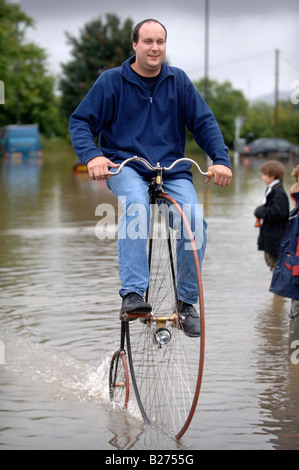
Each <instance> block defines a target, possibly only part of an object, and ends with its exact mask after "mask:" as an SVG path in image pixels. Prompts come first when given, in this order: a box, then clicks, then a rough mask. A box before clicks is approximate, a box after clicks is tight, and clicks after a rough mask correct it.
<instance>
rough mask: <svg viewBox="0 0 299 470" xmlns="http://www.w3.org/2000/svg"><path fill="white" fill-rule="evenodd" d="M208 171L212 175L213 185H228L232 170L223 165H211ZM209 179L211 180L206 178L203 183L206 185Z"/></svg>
mask: <svg viewBox="0 0 299 470" xmlns="http://www.w3.org/2000/svg"><path fill="white" fill-rule="evenodd" d="M208 171H211V172H212V173H214V177H213V179H214V183H215V184H218V185H219V186H227V185H229V184H230V182H231V180H232V177H233V174H232V170H231V169H230V168H228V167H227V166H224V165H212V166H210V167H209V168H208ZM210 179H211V178H210V177H209V176H208V177H207V178H206V180H205V183H208V182H209V181H210Z"/></svg>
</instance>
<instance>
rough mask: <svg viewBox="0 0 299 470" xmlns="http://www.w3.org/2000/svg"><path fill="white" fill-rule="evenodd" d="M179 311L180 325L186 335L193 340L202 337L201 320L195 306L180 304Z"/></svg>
mask: <svg viewBox="0 0 299 470" xmlns="http://www.w3.org/2000/svg"><path fill="white" fill-rule="evenodd" d="M178 311H179V312H178V313H179V317H180V318H181V321H180V324H181V327H182V330H183V332H184V333H185V335H187V336H190V337H191V338H197V337H198V336H200V318H199V316H198V313H197V311H196V309H195V308H194V307H193V305H191V304H187V303H186V302H180V303H179V306H178Z"/></svg>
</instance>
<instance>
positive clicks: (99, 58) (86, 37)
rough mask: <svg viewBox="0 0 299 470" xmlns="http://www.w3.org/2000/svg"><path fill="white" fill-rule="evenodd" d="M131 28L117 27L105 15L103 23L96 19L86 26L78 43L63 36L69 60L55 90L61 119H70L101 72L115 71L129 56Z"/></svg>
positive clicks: (129, 23) (117, 23)
mask: <svg viewBox="0 0 299 470" xmlns="http://www.w3.org/2000/svg"><path fill="white" fill-rule="evenodd" d="M132 27H133V23H132V21H131V20H130V19H127V20H126V21H125V22H124V24H123V25H121V24H120V20H119V18H118V17H117V16H116V15H113V14H107V15H106V22H104V21H102V19H101V18H98V19H96V20H93V21H91V22H89V23H87V24H86V25H85V26H84V27H83V29H82V30H81V31H80V37H79V39H76V38H75V37H73V36H71V35H70V34H68V33H67V38H68V43H69V44H70V45H71V46H72V51H71V54H72V56H73V58H72V60H71V61H70V62H68V63H67V64H64V65H63V76H62V78H61V80H60V86H59V87H60V90H61V92H62V99H61V109H62V113H63V115H64V116H66V117H67V118H68V117H69V116H70V114H71V113H72V112H73V111H74V109H75V108H76V107H77V106H78V104H79V103H80V102H81V100H82V99H83V97H84V96H85V95H86V93H87V92H88V90H89V89H90V88H91V86H92V85H93V83H94V82H95V80H96V79H97V78H98V77H99V76H100V75H101V73H102V72H103V71H104V70H106V69H110V68H113V67H118V66H119V65H121V64H122V63H123V62H124V61H125V60H126V59H127V58H128V56H130V55H131V53H132V39H131V34H132Z"/></svg>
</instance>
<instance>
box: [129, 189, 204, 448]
mask: <svg viewBox="0 0 299 470" xmlns="http://www.w3.org/2000/svg"><path fill="white" fill-rule="evenodd" d="M157 204H158V206H159V211H157V210H156V214H155V215H153V216H152V228H153V229H154V230H155V231H156V232H157V230H158V231H159V230H160V231H161V229H162V230H163V228H162V227H163V226H164V229H165V230H166V232H167V233H166V236H161V233H160V234H159V233H155V232H154V233H153V232H152V231H151V235H150V236H149V245H152V246H151V247H149V251H150V253H149V262H150V281H149V288H148V292H147V301H148V302H149V303H150V304H151V306H152V313H151V316H150V317H149V318H148V319H144V320H143V321H141V322H140V321H136V322H134V323H132V324H130V325H128V328H127V332H126V333H127V349H128V358H129V364H130V370H131V379H132V384H133V387H134V391H135V395H136V398H137V402H138V405H139V408H140V411H141V414H142V416H143V419H144V421H145V422H146V423H151V424H152V425H154V424H155V425H158V426H159V427H160V428H162V429H163V431H164V432H165V433H167V434H169V435H172V436H175V438H176V439H180V438H181V437H182V436H183V435H184V433H185V432H186V430H187V429H188V427H189V425H190V423H191V420H192V418H193V416H194V413H195V410H196V407H197V402H198V398H199V393H200V388H201V383H202V376H203V368H204V349H205V319H204V299H203V288H202V279H201V271H200V263H199V259H198V253H197V250H196V246H195V241H194V238H193V234H192V232H191V229H190V225H189V223H188V220H187V217H186V216H185V214H184V212H183V211H182V209H181V208H180V206H179V205H178V204H177V203H176V201H174V199H172V198H171V197H170V196H168V195H164V194H159V195H158V196H157ZM170 205H171V207H172V209H171V210H172V215H173V217H174V219H176V225H175V226H174V223H175V222H173V223H172V227H171V226H169V224H168V217H165V212H169V211H168V209H169V206H170ZM155 207H157V205H156V206H155ZM162 208H163V210H161V209H162ZM163 212H164V215H161V214H162V213H163ZM154 218H156V220H154ZM174 219H173V220H174ZM178 221H179V223H178ZM178 225H179V226H180V227H181V229H183V230H186V232H184V233H188V236H189V242H190V246H191V249H190V250H187V251H189V256H191V257H192V263H193V276H195V277H196V284H197V289H198V303H197V304H196V305H195V307H196V309H197V311H198V313H199V316H200V323H201V335H200V337H199V338H190V337H188V336H186V335H185V334H184V333H183V331H182V329H181V327H180V322H179V321H178V317H177V303H178V292H179V289H180V286H179V285H178V279H181V278H182V274H180V272H179V268H178V264H177V253H178V251H177V250H178V249H179V245H180V243H181V242H182V243H185V242H186V239H184V237H181V240H180V239H178V238H179V237H178V229H177V226H178ZM179 253H182V251H179ZM180 256H182V255H181V254H180ZM187 256H188V255H187ZM180 261H181V262H180V263H179V265H180V267H182V269H183V270H184V260H183V259H181V260H180ZM183 277H184V281H186V273H183ZM185 284H186V282H185ZM181 300H182V299H181ZM161 317H162V318H169V317H170V318H172V320H171V321H167V322H166V324H164V320H163V322H161V321H160V320H161ZM153 318H154V319H155V321H153V320H152V319H153ZM174 319H175V320H174ZM158 326H159V327H162V326H164V327H165V328H164V331H162V332H161V331H160V333H162V336H163V334H164V333H165V334H166V333H167V332H165V329H166V330H168V332H169V333H170V335H171V338H170V340H169V342H168V343H167V344H165V345H164V344H163V345H161V344H159V343H157V330H159V328H158ZM167 335H168V333H167ZM167 335H166V336H167ZM159 341H160V340H159Z"/></svg>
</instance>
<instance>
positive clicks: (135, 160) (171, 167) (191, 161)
mask: <svg viewBox="0 0 299 470" xmlns="http://www.w3.org/2000/svg"><path fill="white" fill-rule="evenodd" d="M133 161H134V162H140V163H142V164H143V165H144V166H146V167H147V168H149V170H151V171H154V172H157V171H161V170H162V171H169V170H172V169H173V168H174V167H175V166H176V165H177V164H178V163H181V162H190V163H192V164H193V165H195V166H196V168H197V170H198V171H199V173H200V174H201V175H204V176H207V177H208V178H212V177H213V176H214V173H213V172H212V171H206V172H204V171H202V169H201V168H200V166H199V165H198V163H196V162H195V161H194V160H191V158H186V157H184V158H179V159H178V160H175V161H174V162H173V163H172V164H171V165H170V166H169V167H161V166H160V164H159V163H157V166H152V165H151V164H150V163H149V162H148V161H147V160H145V158H142V157H137V156H134V157H130V158H127V160H124V161H123V162H122V163H121V164H120V166H119V168H118V170H117V171H115V172H112V171H109V175H111V176H113V175H118V174H119V173H121V171H122V169H123V167H124V166H125V165H126V164H127V163H129V162H133Z"/></svg>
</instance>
